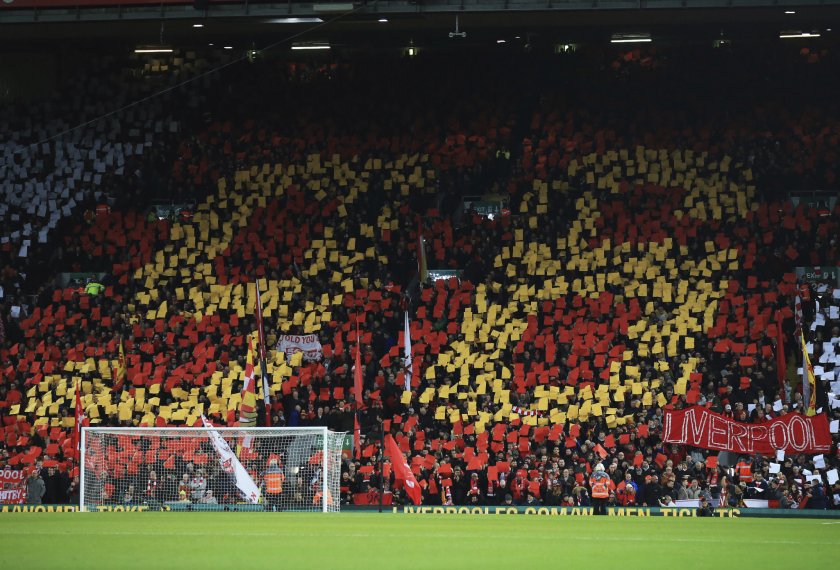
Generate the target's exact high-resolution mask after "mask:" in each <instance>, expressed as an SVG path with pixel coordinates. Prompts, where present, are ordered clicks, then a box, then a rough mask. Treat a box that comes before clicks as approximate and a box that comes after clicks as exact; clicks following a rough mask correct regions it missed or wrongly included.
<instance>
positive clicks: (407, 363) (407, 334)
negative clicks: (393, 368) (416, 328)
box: [403, 311, 413, 390]
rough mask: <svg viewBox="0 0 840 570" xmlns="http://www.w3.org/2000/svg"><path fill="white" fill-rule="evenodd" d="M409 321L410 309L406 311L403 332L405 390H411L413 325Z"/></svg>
mask: <svg viewBox="0 0 840 570" xmlns="http://www.w3.org/2000/svg"><path fill="white" fill-rule="evenodd" d="M409 325H410V323H409V321H408V311H406V312H405V331H404V332H403V337H404V338H403V374H404V375H405V386H404V388H405V390H411V375H412V372H413V371H412V366H411V327H410V326H409Z"/></svg>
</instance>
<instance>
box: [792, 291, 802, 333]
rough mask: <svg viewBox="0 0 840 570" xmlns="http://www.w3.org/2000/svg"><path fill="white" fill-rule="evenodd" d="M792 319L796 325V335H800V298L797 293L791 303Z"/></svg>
mask: <svg viewBox="0 0 840 570" xmlns="http://www.w3.org/2000/svg"><path fill="white" fill-rule="evenodd" d="M793 319H794V322H795V323H796V334H800V333H801V332H802V297H800V296H799V294H798V293H797V295H796V300H795V301H794V303H793Z"/></svg>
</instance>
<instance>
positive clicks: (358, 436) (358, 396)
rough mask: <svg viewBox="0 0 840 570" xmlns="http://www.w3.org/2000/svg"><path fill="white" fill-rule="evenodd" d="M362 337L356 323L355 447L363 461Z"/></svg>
mask: <svg viewBox="0 0 840 570" xmlns="http://www.w3.org/2000/svg"><path fill="white" fill-rule="evenodd" d="M361 343H362V337H361V335H360V334H359V321H358V320H357V321H356V362H355V365H354V366H353V398H354V400H355V403H354V405H353V409H354V410H355V417H354V419H353V447H354V448H355V450H356V459H361V458H362V456H361V453H362V450H361V447H362V433H361V431H362V430H361V425H359V406H361V405H362V389H363V387H364V383H363V381H362V344H361Z"/></svg>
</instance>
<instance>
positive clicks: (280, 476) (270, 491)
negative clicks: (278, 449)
mask: <svg viewBox="0 0 840 570" xmlns="http://www.w3.org/2000/svg"><path fill="white" fill-rule="evenodd" d="M285 482H286V475H285V473H283V469H282V468H281V467H280V466H279V465H278V464H277V460H276V459H272V460H271V461H269V463H268V469H266V471H265V507H266V510H271V511H279V510H281V507H282V505H281V499H282V497H283V483H285Z"/></svg>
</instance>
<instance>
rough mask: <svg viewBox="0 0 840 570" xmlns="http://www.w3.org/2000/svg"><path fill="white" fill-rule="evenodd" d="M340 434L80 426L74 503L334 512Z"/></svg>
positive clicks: (104, 506) (89, 507) (82, 506)
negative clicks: (79, 455)
mask: <svg viewBox="0 0 840 570" xmlns="http://www.w3.org/2000/svg"><path fill="white" fill-rule="evenodd" d="M343 440H344V434H343V433H337V432H331V431H328V430H327V428H323V427H322V428H216V427H212V426H210V425H207V426H205V427H192V428H99V427H88V428H84V429H83V430H82V441H81V444H82V445H81V447H82V449H81V465H80V467H81V469H80V479H81V481H80V483H81V485H80V499H79V500H80V505H79V507H80V509H81V510H83V511H84V510H88V511H96V510H110V509H112V508H115V507H117V506H121V507H124V508H128V507H144V508H146V509H149V510H231V511H232V510H237V511H242V510H254V511H323V512H328V511H338V510H339V500H340V495H339V478H340V475H341V457H342V442H343Z"/></svg>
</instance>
